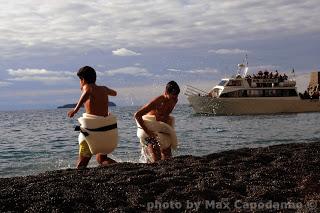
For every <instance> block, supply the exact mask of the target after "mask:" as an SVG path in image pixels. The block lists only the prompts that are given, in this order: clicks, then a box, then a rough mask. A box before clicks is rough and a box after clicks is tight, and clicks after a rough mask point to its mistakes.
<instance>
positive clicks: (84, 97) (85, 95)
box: [68, 86, 90, 118]
mask: <svg viewBox="0 0 320 213" xmlns="http://www.w3.org/2000/svg"><path fill="white" fill-rule="evenodd" d="M82 89H83V92H82V94H81V96H80V99H79V101H78V104H77V106H76V107H75V108H74V109H72V110H70V111H69V112H68V116H69V117H70V118H72V117H73V116H74V115H75V114H76V113H77V112H78V111H79V109H80V107H81V106H82V105H83V104H84V102H86V100H88V98H89V96H90V91H89V87H87V86H83V88H82Z"/></svg>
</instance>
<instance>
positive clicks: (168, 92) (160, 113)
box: [134, 81, 180, 163]
mask: <svg viewBox="0 0 320 213" xmlns="http://www.w3.org/2000/svg"><path fill="white" fill-rule="evenodd" d="M179 93H180V88H179V86H178V84H177V83H176V82H175V81H170V82H169V83H168V84H167V86H166V89H165V92H164V94H162V95H160V96H158V97H156V98H155V99H154V100H152V101H151V102H149V103H148V104H147V105H145V106H143V107H142V108H141V109H140V110H139V111H137V112H136V113H135V115H134V116H135V119H136V121H137V123H138V124H139V125H140V127H141V128H142V129H143V130H144V132H145V133H146V134H147V136H148V137H146V138H144V140H143V141H144V142H143V143H144V144H143V147H142V150H143V151H145V152H146V153H145V154H146V155H147V159H148V161H147V162H148V163H153V162H155V161H158V160H160V159H162V160H164V159H168V158H171V156H172V154H171V146H169V147H168V148H164V147H161V141H159V135H157V133H156V132H154V131H152V130H151V129H150V128H148V127H147V126H146V123H145V121H144V119H143V116H144V115H151V116H154V117H155V120H156V121H161V122H164V123H166V124H168V125H170V126H173V123H174V122H173V119H172V118H171V117H170V113H171V112H172V110H173V109H174V107H175V106H176V104H177V102H178V95H179Z"/></svg>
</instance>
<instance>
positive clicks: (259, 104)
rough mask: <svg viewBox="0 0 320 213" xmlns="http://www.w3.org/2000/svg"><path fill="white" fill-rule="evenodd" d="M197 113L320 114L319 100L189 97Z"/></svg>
mask: <svg viewBox="0 0 320 213" xmlns="http://www.w3.org/2000/svg"><path fill="white" fill-rule="evenodd" d="M188 101H189V103H190V105H191V107H192V108H193V110H194V111H195V112H196V113H204V114H213V115H251V114H275V113H299V112H320V101H319V100H310V99H308V100H303V99H299V98H296V99H292V98H288V99H279V98H274V97H270V98H259V99H257V98H212V97H207V96H196V95H194V96H188Z"/></svg>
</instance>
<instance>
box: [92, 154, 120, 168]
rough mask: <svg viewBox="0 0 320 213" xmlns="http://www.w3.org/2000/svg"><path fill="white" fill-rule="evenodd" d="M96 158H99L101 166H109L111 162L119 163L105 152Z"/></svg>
mask: <svg viewBox="0 0 320 213" xmlns="http://www.w3.org/2000/svg"><path fill="white" fill-rule="evenodd" d="M96 158H97V161H98V163H99V164H100V165H101V166H108V165H110V164H114V163H117V161H115V160H113V159H111V158H109V157H107V155H104V154H97V156H96Z"/></svg>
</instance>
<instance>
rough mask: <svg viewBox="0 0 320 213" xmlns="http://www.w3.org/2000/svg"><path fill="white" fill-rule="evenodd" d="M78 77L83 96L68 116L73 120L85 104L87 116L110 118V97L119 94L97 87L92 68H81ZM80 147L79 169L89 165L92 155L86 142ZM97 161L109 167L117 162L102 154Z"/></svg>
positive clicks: (106, 88)
mask: <svg viewBox="0 0 320 213" xmlns="http://www.w3.org/2000/svg"><path fill="white" fill-rule="evenodd" d="M77 75H78V77H79V79H80V89H81V91H82V94H81V96H80V99H79V101H78V104H77V105H76V107H75V108H74V109H72V110H70V111H69V112H68V116H69V117H70V118H72V117H73V116H74V115H75V114H76V113H77V112H78V111H79V109H80V107H81V106H82V105H83V104H84V107H85V110H86V113H87V114H91V115H96V116H104V117H106V116H108V115H109V113H108V102H109V101H108V96H109V95H110V96H116V95H117V92H116V91H114V90H112V89H109V88H108V87H105V86H98V85H96V84H95V82H96V71H95V70H94V69H93V68H92V67H89V66H85V67H82V68H80V69H79V71H78V73H77ZM106 140H107V138H106ZM79 146H80V147H79V160H78V164H77V168H85V167H86V166H87V165H88V163H89V161H90V159H91V157H92V154H91V152H90V149H89V146H88V144H87V143H86V141H83V142H81V143H80V145H79ZM96 159H97V161H98V163H99V164H101V165H108V164H111V163H115V162H116V161H114V160H112V159H111V158H109V157H107V155H105V154H100V153H99V154H97V155H96Z"/></svg>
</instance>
